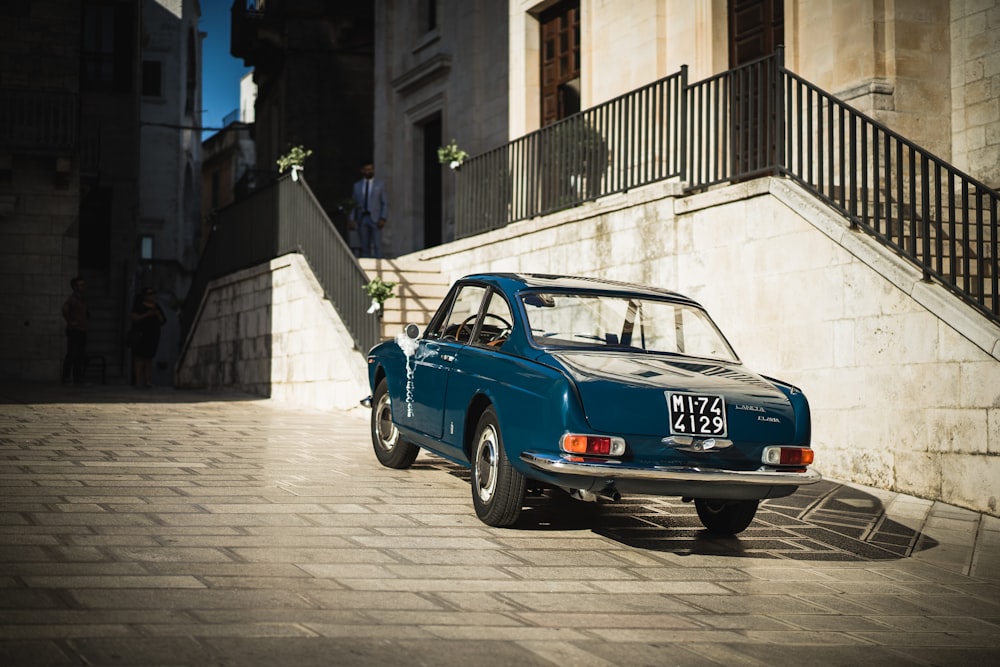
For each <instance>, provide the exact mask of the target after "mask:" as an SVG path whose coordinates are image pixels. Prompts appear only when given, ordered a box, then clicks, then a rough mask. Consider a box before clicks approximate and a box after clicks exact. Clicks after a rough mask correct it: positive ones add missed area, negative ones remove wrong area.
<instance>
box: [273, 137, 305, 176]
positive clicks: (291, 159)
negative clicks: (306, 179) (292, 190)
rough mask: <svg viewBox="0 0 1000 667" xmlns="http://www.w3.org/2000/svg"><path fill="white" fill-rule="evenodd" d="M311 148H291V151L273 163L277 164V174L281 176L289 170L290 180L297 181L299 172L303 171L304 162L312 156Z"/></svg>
mask: <svg viewBox="0 0 1000 667" xmlns="http://www.w3.org/2000/svg"><path fill="white" fill-rule="evenodd" d="M312 153H313V152H312V149H311V148H305V147H303V146H301V145H299V146H292V147H291V149H289V151H288V152H287V153H285V154H284V155H282V156H281V157H279V158H278V159H277V160H275V162H276V163H277V164H278V173H279V174H283V173H285V172H286V171H288V170H289V169H291V170H292V180H293V181H298V180H299V172H300V171H302V170H303V169H305V166H304V164H305V161H306V158H308V157H309V156H310V155H312Z"/></svg>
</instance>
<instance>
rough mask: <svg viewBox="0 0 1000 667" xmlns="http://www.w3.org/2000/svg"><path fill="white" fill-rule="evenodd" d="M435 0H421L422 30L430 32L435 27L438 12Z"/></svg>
mask: <svg viewBox="0 0 1000 667" xmlns="http://www.w3.org/2000/svg"><path fill="white" fill-rule="evenodd" d="M437 9H438V8H437V0H424V2H423V20H424V32H430V31H431V30H434V29H435V28H437V25H438V13H437Z"/></svg>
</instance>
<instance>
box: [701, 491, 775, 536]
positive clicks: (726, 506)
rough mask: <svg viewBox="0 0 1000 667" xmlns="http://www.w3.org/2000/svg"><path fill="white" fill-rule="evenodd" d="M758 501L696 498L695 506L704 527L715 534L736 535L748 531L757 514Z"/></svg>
mask: <svg viewBox="0 0 1000 667" xmlns="http://www.w3.org/2000/svg"><path fill="white" fill-rule="evenodd" d="M759 502H760V501H757V500H705V499H704V498H695V501H694V506H695V508H696V509H697V510H698V518H699V519H701V523H702V525H704V526H705V528H707V529H708V530H710V531H712V532H713V533H719V534H720V535H735V534H736V533H740V532H742V531H744V530H746V527H747V526H749V525H750V522H752V521H753V518H754V515H756V514H757V505H758V503H759Z"/></svg>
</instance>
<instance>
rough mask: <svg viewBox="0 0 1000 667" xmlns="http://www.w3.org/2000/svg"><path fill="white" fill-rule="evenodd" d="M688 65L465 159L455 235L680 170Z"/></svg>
mask: <svg viewBox="0 0 1000 667" xmlns="http://www.w3.org/2000/svg"><path fill="white" fill-rule="evenodd" d="M686 77H687V70H686V68H682V70H681V71H680V72H678V73H677V74H675V75H673V76H669V77H667V78H665V79H661V80H659V81H655V82H653V83H651V84H649V85H647V86H643V87H642V88H639V89H638V90H635V91H633V92H631V93H628V94H626V95H622V96H620V97H617V98H615V99H613V100H611V101H609V102H605V103H604V104H601V105H599V106H596V107H594V108H592V109H588V110H586V111H583V112H580V113H578V114H575V115H573V116H571V117H569V118H566V119H564V120H561V121H559V122H558V123H553V124H552V125H549V126H547V127H544V128H542V129H541V130H537V131H535V132H532V133H531V134H528V135H525V136H523V137H521V138H520V139H515V140H514V141H512V142H510V143H509V144H506V145H504V146H501V147H499V148H496V149H494V150H492V151H489V152H487V153H484V154H482V155H478V156H476V157H475V158H472V159H470V160H468V161H467V162H465V164H463V165H462V167H461V170H460V173H459V179H458V181H459V188H458V198H457V201H456V216H455V218H456V221H457V222H456V236H457V237H458V238H462V237H465V236H472V235H474V234H480V233H482V232H486V231H489V230H491V229H498V228H500V227H503V226H504V225H506V224H508V223H510V222H514V221H516V220H525V219H528V218H533V217H536V216H539V215H545V214H547V213H552V212H553V211H558V210H560V209H563V208H568V207H571V206H576V205H577V204H580V203H582V202H585V201H589V200H592V199H597V198H598V197H603V196H605V195H608V194H611V193H614V192H622V191H624V190H629V189H630V188H634V187H637V186H639V185H644V184H647V183H653V182H656V181H661V180H665V179H668V178H673V177H678V176H680V174H681V164H680V156H681V155H682V151H681V147H680V146H679V145H677V143H676V142H678V141H680V140H681V139H682V138H683V137H684V133H682V132H681V131H680V124H681V122H682V119H683V116H682V112H681V111H682V107H681V104H680V103H681V91H682V90H683V88H684V83H685V81H686Z"/></svg>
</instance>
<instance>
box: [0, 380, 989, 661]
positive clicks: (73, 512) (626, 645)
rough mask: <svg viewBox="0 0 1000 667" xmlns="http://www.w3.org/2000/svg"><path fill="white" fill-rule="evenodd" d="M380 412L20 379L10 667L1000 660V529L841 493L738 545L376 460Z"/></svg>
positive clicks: (892, 500) (11, 394)
mask: <svg viewBox="0 0 1000 667" xmlns="http://www.w3.org/2000/svg"><path fill="white" fill-rule="evenodd" d="M368 437H369V436H368V423H367V416H366V415H365V414H364V413H363V411H359V410H354V411H350V412H343V413H341V412H332V413H324V412H319V411H315V410H302V409H298V408H294V407H290V406H283V405H281V404H278V403H275V402H272V401H267V400H259V399H254V398H252V397H246V396H241V395H236V394H212V393H205V392H182V391H162V392H151V393H149V394H141V395H138V396H137V394H136V392H133V391H131V390H130V389H128V388H115V387H110V386H109V387H101V386H97V387H93V388H87V390H85V391H75V392H74V391H67V390H65V389H63V388H61V387H53V386H43V385H38V386H34V385H32V386H18V387H6V386H2V385H0V664H3V665H4V667H7V665H11V666H17V665H32V666H33V665H38V664H51V665H60V664H101V665H137V664H142V665H158V666H159V665H199V666H200V665H209V664H218V665H237V664H238V665H249V666H251V667H256V666H257V665H261V666H263V665H273V664H294V665H296V667H299V666H302V667H309V666H310V665H324V666H326V665H329V664H352V665H384V664H401V663H408V664H435V665H440V666H442V667H452V666H454V667H457V666H458V665H463V666H464V665H468V664H476V665H508V664H519V665H529V666H530V665H543V664H544V665H552V664H573V665H579V666H581V667H590V666H593V667H604V666H605V665H619V664H629V665H632V664H636V665H638V664H651V665H652V664H655V665H661V664H673V663H676V664H684V665H701V664H712V665H719V664H725V665H769V666H772V665H785V664H788V665H793V664H794V665H795V667H802V666H803V665H841V664H842V665H856V664H880V665H896V664H906V665H909V664H978V663H985V664H991V662H1000V653H998V650H1000V641H998V638H1000V519H997V518H996V517H986V516H981V515H978V514H976V513H973V512H968V511H966V510H962V509H960V508H952V507H948V506H944V505H941V504H940V503H932V502H930V501H925V500H921V499H916V498H910V497H907V496H903V495H899V494H896V493H894V492H888V491H884V490H877V489H869V488H867V487H861V486H858V485H847V484H841V483H839V482H837V481H836V480H824V481H823V482H821V483H820V484H817V485H814V486H813V487H804V488H803V489H801V490H800V492H799V493H796V494H795V495H793V496H789V497H786V498H779V499H775V500H770V501H766V502H764V503H763V504H762V505H761V509H760V511H759V513H758V516H757V519H756V520H755V522H754V523H753V524H752V525H751V526H750V528H748V530H746V531H745V532H744V533H742V534H741V535H740V536H738V537H733V538H720V537H716V536H712V535H710V534H708V533H707V532H706V531H704V530H703V529H702V527H701V524H700V522H699V520H698V519H697V516H696V513H695V511H694V508H693V506H692V505H690V504H686V503H682V502H681V501H680V500H679V499H676V498H660V497H646V496H633V497H627V498H625V499H624V500H623V501H622V502H620V503H617V504H580V503H576V502H573V501H568V500H566V499H560V498H559V497H558V496H556V497H552V496H550V495H545V496H540V497H531V498H529V499H528V501H527V503H526V511H525V512H524V518H523V520H522V521H521V522H520V523H519V524H517V525H516V526H514V527H513V528H509V529H495V528H490V527H488V526H485V525H484V524H482V523H481V522H480V521H479V520H478V519H477V518H476V516H475V513H474V511H473V509H472V503H471V498H470V492H469V476H468V472H467V471H466V470H465V469H464V468H462V467H461V466H458V465H456V464H454V463H451V462H448V461H444V460H442V459H439V458H437V457H434V456H431V455H428V454H425V453H422V454H421V455H420V457H419V458H418V460H417V462H416V464H415V465H414V466H413V468H412V469H410V470H391V469H388V468H383V467H382V466H380V465H379V464H378V463H377V461H376V460H375V458H374V456H373V455H372V453H371V444H370V443H369V441H368Z"/></svg>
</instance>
